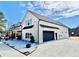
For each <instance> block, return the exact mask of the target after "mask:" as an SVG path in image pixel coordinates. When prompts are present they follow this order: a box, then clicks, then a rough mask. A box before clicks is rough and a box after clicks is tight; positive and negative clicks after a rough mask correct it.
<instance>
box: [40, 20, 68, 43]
mask: <svg viewBox="0 0 79 59" xmlns="http://www.w3.org/2000/svg"><path fill="white" fill-rule="evenodd" d="M40 24H42V25H47V26H51V27H57V28H59V29H54V28H46V27H41V26H40ZM43 31H54V39H55V40H56V36H55V33H57V39H58V40H59V39H65V38H68V37H69V35H68V28H66V27H64V26H60V25H56V24H53V23H49V22H45V21H39V39H40V40H39V43H43Z"/></svg>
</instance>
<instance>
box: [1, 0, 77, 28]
mask: <svg viewBox="0 0 79 59" xmlns="http://www.w3.org/2000/svg"><path fill="white" fill-rule="evenodd" d="M78 5H79V2H75V1H74V2H72V1H70V2H63V1H52V2H49V1H38V2H37V1H33V2H32V1H28V2H27V1H25V2H22V1H21V2H20V1H19V2H18V1H16V2H12V1H11V2H10V1H7V2H0V11H2V12H4V15H5V19H7V22H8V25H12V24H16V23H18V22H19V21H21V20H22V18H23V16H24V14H25V12H26V10H31V11H34V12H36V13H38V14H41V15H44V16H48V17H49V18H52V19H54V20H57V21H59V22H61V23H63V24H65V25H66V26H68V27H71V28H74V27H77V26H79V7H78Z"/></svg>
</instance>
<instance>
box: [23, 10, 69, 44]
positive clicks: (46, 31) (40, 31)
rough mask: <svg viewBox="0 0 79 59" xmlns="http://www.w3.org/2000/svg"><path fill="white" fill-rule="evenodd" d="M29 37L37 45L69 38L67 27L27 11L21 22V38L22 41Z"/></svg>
mask: <svg viewBox="0 0 79 59" xmlns="http://www.w3.org/2000/svg"><path fill="white" fill-rule="evenodd" d="M31 36H33V37H34V39H35V42H36V43H38V44H40V43H43V42H47V41H51V40H59V39H65V38H68V37H69V34H68V27H67V26H65V25H63V24H62V23H60V22H57V21H55V20H52V19H49V18H47V17H45V16H42V15H39V14H37V13H34V12H32V11H28V12H27V13H26V14H25V16H24V18H23V20H22V38H23V40H30V39H29V38H30V37H31Z"/></svg>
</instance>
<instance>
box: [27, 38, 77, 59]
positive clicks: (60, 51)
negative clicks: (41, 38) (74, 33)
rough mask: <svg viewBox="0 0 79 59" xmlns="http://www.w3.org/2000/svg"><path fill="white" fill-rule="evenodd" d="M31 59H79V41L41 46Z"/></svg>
mask: <svg viewBox="0 0 79 59" xmlns="http://www.w3.org/2000/svg"><path fill="white" fill-rule="evenodd" d="M28 56H29V57H30V56H31V57H79V41H74V40H68V39H64V40H57V41H50V42H47V43H44V44H40V45H39V46H38V48H37V49H36V51H35V52H33V53H31V54H30V55H28Z"/></svg>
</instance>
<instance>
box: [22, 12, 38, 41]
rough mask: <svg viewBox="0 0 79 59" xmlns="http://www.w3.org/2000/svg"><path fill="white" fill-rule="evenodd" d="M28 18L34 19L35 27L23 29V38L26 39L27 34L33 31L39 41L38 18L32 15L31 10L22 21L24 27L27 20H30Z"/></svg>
mask: <svg viewBox="0 0 79 59" xmlns="http://www.w3.org/2000/svg"><path fill="white" fill-rule="evenodd" d="M28 19H32V23H33V25H34V27H33V28H30V29H23V30H22V38H23V40H26V38H25V34H26V33H32V34H33V36H34V38H35V41H36V42H37V41H38V19H37V18H36V17H35V16H34V15H32V14H31V13H30V12H28V13H27V15H26V16H25V18H24V20H23V22H22V28H23V27H25V26H26V20H28Z"/></svg>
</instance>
